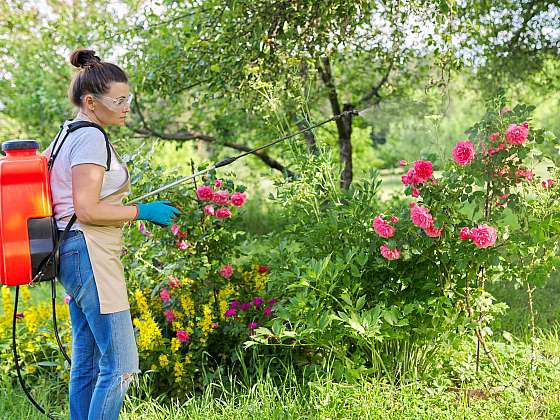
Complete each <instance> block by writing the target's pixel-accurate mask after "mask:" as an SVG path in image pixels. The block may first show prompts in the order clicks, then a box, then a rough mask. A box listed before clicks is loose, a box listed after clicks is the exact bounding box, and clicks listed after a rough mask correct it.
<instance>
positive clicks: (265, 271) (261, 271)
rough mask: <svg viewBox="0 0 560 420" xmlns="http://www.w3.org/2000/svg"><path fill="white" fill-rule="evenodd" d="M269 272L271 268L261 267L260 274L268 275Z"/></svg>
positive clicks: (261, 265)
mask: <svg viewBox="0 0 560 420" xmlns="http://www.w3.org/2000/svg"><path fill="white" fill-rule="evenodd" d="M269 271H270V267H269V266H268V265H265V264H260V265H259V273H261V274H264V273H268V272H269Z"/></svg>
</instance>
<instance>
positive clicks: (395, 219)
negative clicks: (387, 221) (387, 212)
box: [391, 216, 399, 223]
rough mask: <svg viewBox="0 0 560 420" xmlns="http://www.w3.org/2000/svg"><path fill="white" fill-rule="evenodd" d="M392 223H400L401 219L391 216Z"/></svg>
mask: <svg viewBox="0 0 560 420" xmlns="http://www.w3.org/2000/svg"><path fill="white" fill-rule="evenodd" d="M391 223H399V218H398V217H397V216H391Z"/></svg>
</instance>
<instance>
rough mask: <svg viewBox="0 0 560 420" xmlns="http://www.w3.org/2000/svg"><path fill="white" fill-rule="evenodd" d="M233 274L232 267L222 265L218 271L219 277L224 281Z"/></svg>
mask: <svg viewBox="0 0 560 420" xmlns="http://www.w3.org/2000/svg"><path fill="white" fill-rule="evenodd" d="M232 274H233V267H232V266H231V265H229V264H228V265H224V266H223V267H222V268H221V269H220V276H222V277H223V278H225V279H229V278H230V277H231V275H232Z"/></svg>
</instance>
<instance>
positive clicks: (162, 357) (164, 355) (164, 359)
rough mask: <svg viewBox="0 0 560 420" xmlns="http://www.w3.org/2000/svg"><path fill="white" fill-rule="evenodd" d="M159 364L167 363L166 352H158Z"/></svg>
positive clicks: (162, 365)
mask: <svg viewBox="0 0 560 420" xmlns="http://www.w3.org/2000/svg"><path fill="white" fill-rule="evenodd" d="M159 364H160V365H161V367H166V366H167V365H168V364H169V359H168V358H167V355H166V354H160V356H159Z"/></svg>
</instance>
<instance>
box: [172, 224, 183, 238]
mask: <svg viewBox="0 0 560 420" xmlns="http://www.w3.org/2000/svg"><path fill="white" fill-rule="evenodd" d="M179 232H181V230H180V229H179V225H178V224H177V223H174V224H173V225H171V233H172V234H173V235H175V236H177V234H178V233H179Z"/></svg>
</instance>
